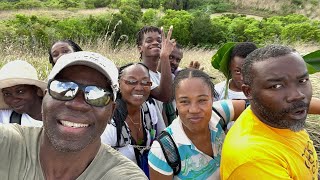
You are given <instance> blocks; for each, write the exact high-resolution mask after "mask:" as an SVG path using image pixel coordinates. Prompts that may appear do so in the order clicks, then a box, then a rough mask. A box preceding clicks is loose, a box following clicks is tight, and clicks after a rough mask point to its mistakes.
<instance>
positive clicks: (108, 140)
mask: <svg viewBox="0 0 320 180" xmlns="http://www.w3.org/2000/svg"><path fill="white" fill-rule="evenodd" d="M101 142H102V143H104V144H108V145H110V146H115V145H116V143H117V129H116V127H114V126H113V125H112V124H108V125H107V127H106V129H105V130H104V132H103V133H102V135H101Z"/></svg>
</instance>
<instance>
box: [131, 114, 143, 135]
mask: <svg viewBox="0 0 320 180" xmlns="http://www.w3.org/2000/svg"><path fill="white" fill-rule="evenodd" d="M139 117H140V118H139V123H135V122H133V120H132V119H131V117H130V115H129V114H128V119H129V120H130V121H131V122H132V124H133V126H134V127H135V128H136V129H138V130H139V132H140V131H141V114H140V116H139ZM137 125H138V127H139V128H137Z"/></svg>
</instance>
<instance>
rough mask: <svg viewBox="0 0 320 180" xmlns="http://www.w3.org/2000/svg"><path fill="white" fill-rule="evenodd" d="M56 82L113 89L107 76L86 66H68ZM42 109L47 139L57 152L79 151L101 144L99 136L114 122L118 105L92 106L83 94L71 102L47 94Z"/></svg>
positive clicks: (111, 103) (80, 93)
mask: <svg viewBox="0 0 320 180" xmlns="http://www.w3.org/2000/svg"><path fill="white" fill-rule="evenodd" d="M55 79H59V80H64V81H73V82H76V83H80V84H83V85H95V86H98V87H102V88H106V89H107V88H111V87H110V83H108V81H107V79H106V77H105V76H104V75H102V74H101V73H100V72H98V71H96V70H95V69H92V68H90V67H87V66H70V67H67V68H65V69H64V70H62V71H61V72H60V73H59V74H58V75H57V76H56V77H55ZM42 108H43V123H44V130H45V133H46V137H47V138H45V140H48V141H49V142H50V143H51V144H52V146H53V147H54V148H55V149H57V150H58V151H62V152H76V151H80V150H82V149H84V148H86V147H87V146H90V145H94V144H100V143H101V142H100V135H101V134H102V132H103V131H104V129H105V127H106V125H107V122H108V121H109V120H110V119H111V116H112V113H113V110H114V108H115V103H114V102H113V101H111V102H110V103H109V104H108V105H106V106H103V107H95V106H92V105H89V104H88V103H86V102H85V100H84V94H83V92H82V91H80V92H78V94H77V95H76V97H75V98H74V99H72V100H70V101H61V100H56V99H53V98H52V97H51V96H50V95H49V93H46V95H45V97H44V99H43V105H42Z"/></svg>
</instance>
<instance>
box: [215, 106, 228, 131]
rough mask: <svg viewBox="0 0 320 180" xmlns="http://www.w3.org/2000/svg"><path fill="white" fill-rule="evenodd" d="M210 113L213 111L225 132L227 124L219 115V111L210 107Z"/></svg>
mask: <svg viewBox="0 0 320 180" xmlns="http://www.w3.org/2000/svg"><path fill="white" fill-rule="evenodd" d="M212 111H214V112H215V113H216V114H217V115H218V116H219V117H220V121H219V124H220V125H221V127H222V129H223V130H226V129H227V122H226V120H225V119H224V117H223V116H222V115H221V114H220V113H219V111H218V110H217V109H216V108H214V107H212Z"/></svg>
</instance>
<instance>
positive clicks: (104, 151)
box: [0, 51, 147, 180]
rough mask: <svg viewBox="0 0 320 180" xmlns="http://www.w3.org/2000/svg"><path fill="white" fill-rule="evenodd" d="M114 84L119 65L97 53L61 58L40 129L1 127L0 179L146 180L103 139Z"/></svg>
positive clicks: (51, 77) (50, 81)
mask: <svg viewBox="0 0 320 180" xmlns="http://www.w3.org/2000/svg"><path fill="white" fill-rule="evenodd" d="M118 88H119V85H118V69H117V67H116V66H115V64H114V63H113V62H111V61H110V60H108V59H107V58H105V57H103V56H101V55H100V54H97V53H92V52H85V51H82V52H74V53H70V54H65V55H63V56H61V57H60V59H59V61H57V63H56V64H55V66H54V67H53V69H52V71H51V72H50V74H49V77H48V86H47V90H46V93H45V96H44V97H43V101H42V121H43V127H23V126H19V125H17V124H5V125H0V147H1V148H0V154H1V161H0V169H1V171H0V177H1V179H19V178H21V179H77V180H84V179H113V180H114V179H115V180H116V179H147V177H146V176H145V175H144V173H143V172H142V171H141V170H140V168H139V167H138V166H137V165H136V164H135V163H133V162H132V161H130V160H129V159H127V158H125V157H124V156H122V155H121V154H120V153H119V152H117V151H116V150H114V149H113V148H112V147H110V146H108V145H104V144H102V143H101V139H100V136H101V134H102V132H103V131H104V129H105V127H106V126H107V124H108V122H109V121H110V119H111V117H112V114H113V111H114V109H115V102H114V101H115V99H116V94H117V91H118Z"/></svg>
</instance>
